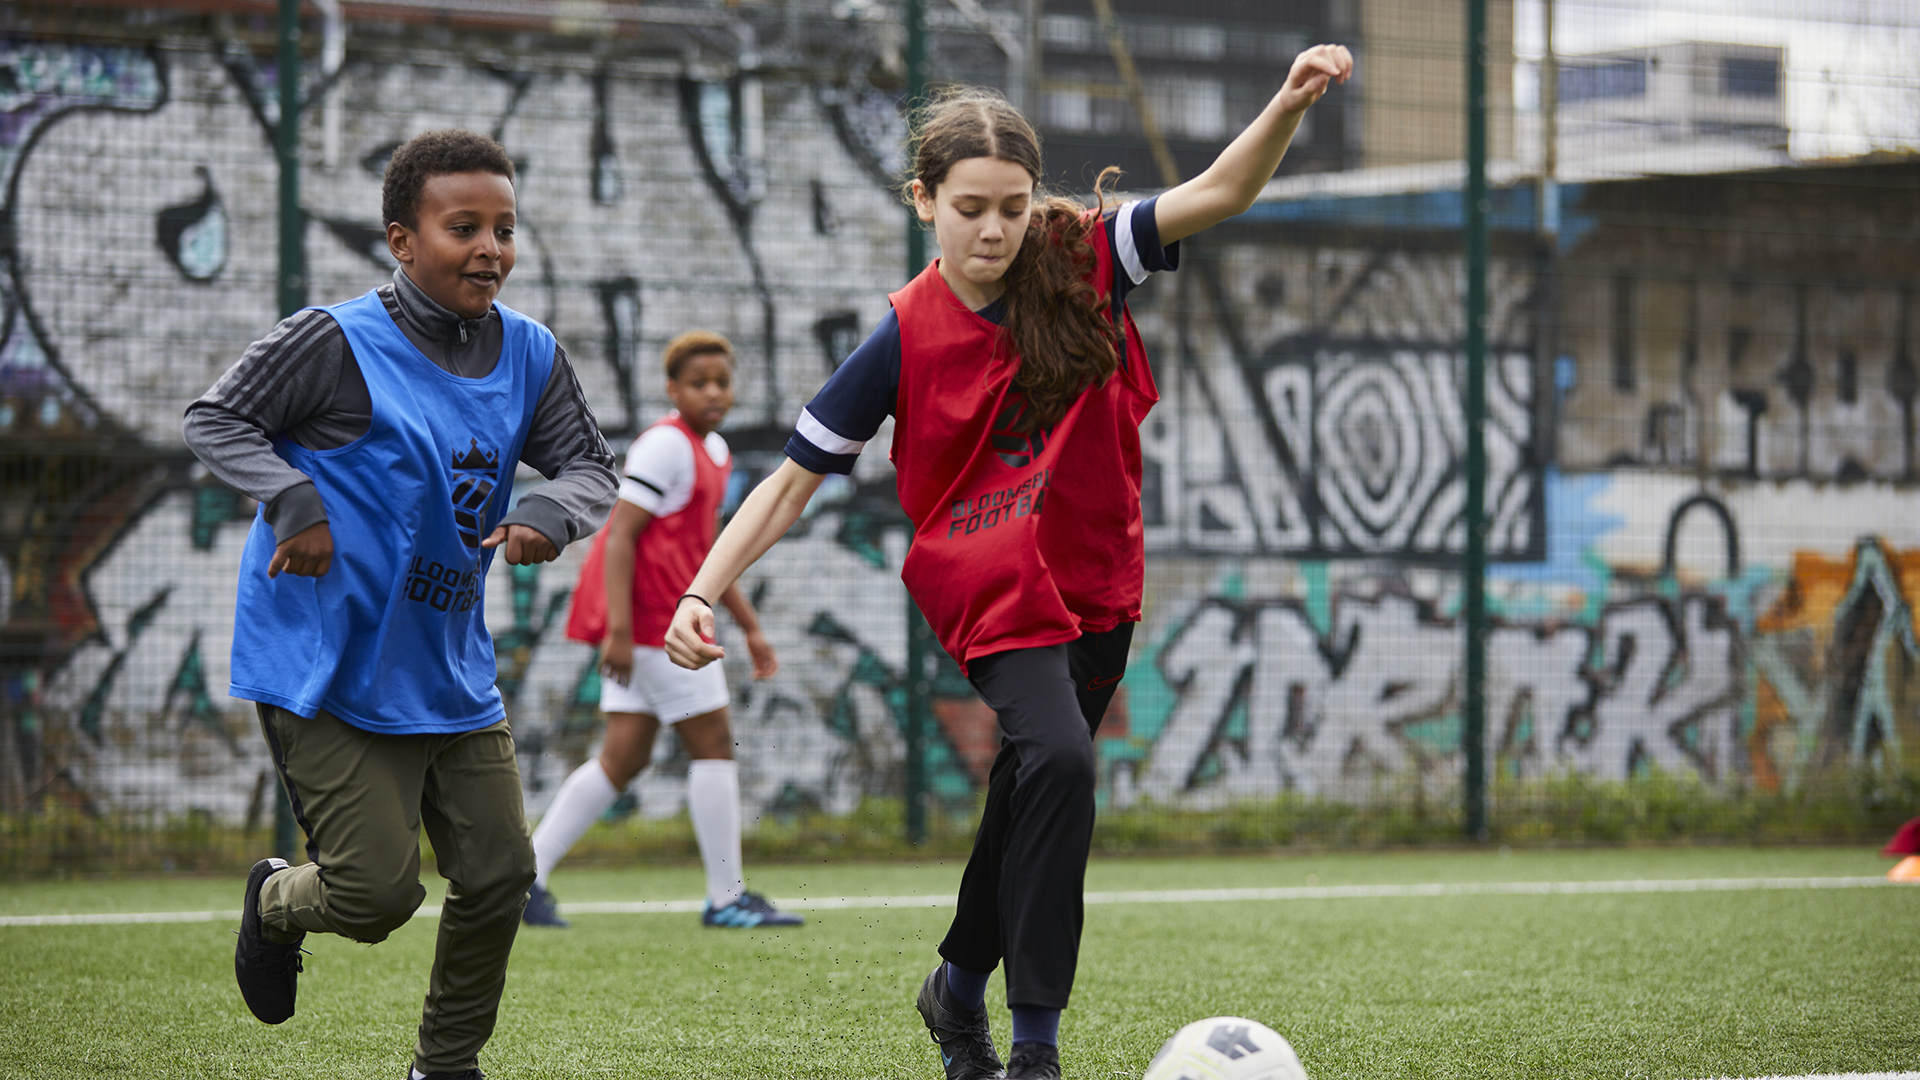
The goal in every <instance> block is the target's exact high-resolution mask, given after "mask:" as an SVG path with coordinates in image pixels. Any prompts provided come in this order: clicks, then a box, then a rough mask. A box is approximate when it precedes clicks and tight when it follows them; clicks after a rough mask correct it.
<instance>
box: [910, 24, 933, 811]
mask: <svg viewBox="0 0 1920 1080" xmlns="http://www.w3.org/2000/svg"><path fill="white" fill-rule="evenodd" d="M921 4H922V0H906V8H907V10H906V16H907V108H908V109H909V110H910V111H911V110H915V109H918V108H920V107H921V106H923V105H925V104H926V98H927V36H926V35H927V31H926V22H925V18H924V13H923V12H922V9H921ZM908 168H912V163H911V162H909V163H908ZM926 265H927V234H926V230H924V229H922V228H921V227H920V219H919V216H918V215H916V214H915V213H914V211H913V208H912V207H908V208H907V279H908V280H909V281H911V280H912V279H913V277H914V275H916V274H918V273H920V271H921V270H922V269H924V268H925V267H926ZM909 542H911V541H909ZM906 615H907V677H906V692H907V717H906V719H907V731H906V743H907V745H906V752H907V761H906V766H907V775H906V790H905V791H904V793H903V797H904V799H905V800H906V807H905V809H906V819H907V821H906V824H907V843H909V844H914V845H919V844H924V843H926V841H927V729H928V728H930V727H931V726H932V719H933V676H932V675H931V674H930V673H929V672H928V666H929V665H928V661H929V660H931V659H932V653H931V651H930V648H929V646H930V645H931V644H932V640H933V628H932V627H930V626H928V625H927V619H926V616H924V615H922V614H921V613H920V606H919V605H918V604H915V603H914V602H913V597H911V596H909V597H907V612H906Z"/></svg>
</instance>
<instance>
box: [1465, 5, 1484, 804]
mask: <svg viewBox="0 0 1920 1080" xmlns="http://www.w3.org/2000/svg"><path fill="white" fill-rule="evenodd" d="M1486 49H1487V0H1467V194H1466V199H1467V205H1466V229H1467V311H1466V316H1467V385H1466V426H1467V461H1466V471H1467V508H1466V525H1467V551H1466V562H1465V565H1463V566H1462V567H1461V571H1460V572H1461V579H1462V580H1461V585H1462V592H1463V594H1464V595H1463V596H1462V603H1461V607H1462V611H1461V619H1462V621H1463V622H1464V623H1465V624H1466V631H1467V655H1466V687H1465V690H1466V693H1465V695H1464V696H1465V700H1464V702H1463V703H1462V712H1463V716H1462V721H1463V722H1462V723H1461V725H1460V727H1461V732H1460V738H1461V743H1462V749H1463V750H1465V752H1466V758H1467V769H1466V785H1465V787H1466V817H1467V838H1468V839H1470V840H1479V839H1483V838H1485V837H1486V835H1487V761H1486V734H1485V733H1486V730H1487V703H1486V696H1485V692H1484V690H1485V685H1486V679H1487V595H1486V576H1487V522H1486V498H1487V444H1486V432H1485V425H1486V419H1487V210H1488V202H1487V57H1486Z"/></svg>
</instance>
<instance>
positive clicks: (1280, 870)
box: [0, 848, 1920, 1080]
mask: <svg viewBox="0 0 1920 1080" xmlns="http://www.w3.org/2000/svg"><path fill="white" fill-rule="evenodd" d="M1887 865H1888V863H1887V862H1886V861H1885V860H1882V859H1880V858H1879V857H1878V856H1877V855H1876V854H1874V853H1873V852H1871V851H1870V850H1865V849H1859V848H1843V849H1832V848H1824V849H1802V848H1792V849H1759V850H1756V849H1735V848H1706V849H1660V850H1598V851H1571V852H1566V851H1560V852H1556V851H1521V852H1518V853H1514V854H1512V855H1510V856H1502V855H1500V854H1498V853H1494V852H1418V853H1394V854H1336V855H1316V856H1285V857H1266V858H1232V859H1213V858H1208V859H1191V860H1164V859H1163V860H1144V859H1143V860H1102V861H1096V862H1095V863H1094V864H1093V866H1092V867H1091V868H1090V871H1089V880H1088V888H1089V890H1092V891H1132V890H1167V889H1213V888H1244V887H1291V886H1302V885H1310V884H1317V885H1323V886H1324V885H1346V884H1412V883H1472V882H1518V881H1623V880H1651V879H1694V878H1735V877H1738V878H1749V877H1752V878H1758V877H1859V876H1867V875H1877V874H1880V873H1883V872H1884V870H1885V868H1886V866H1887ZM959 872H960V868H959V866H958V865H957V864H953V863H945V864H931V865H847V864H832V865H818V866H795V865H784V866H758V867H753V868H751V882H752V884H753V885H755V886H756V887H758V888H760V889H762V890H764V891H766V892H768V893H769V894H771V895H772V896H774V897H775V898H776V899H777V900H778V899H786V900H791V899H794V898H800V897H834V896H845V897H878V896H920V895H932V896H946V897H950V896H951V894H952V891H953V889H954V887H955V885H956V884H957V882H958V879H959ZM700 882H701V879H700V874H699V872H698V870H697V869H693V868H687V867H673V868H636V869H631V870H573V871H569V870H566V869H564V868H563V869H562V870H561V871H560V873H558V874H556V875H555V879H554V890H555V892H556V893H557V894H558V895H559V897H560V898H561V901H562V906H563V909H564V907H565V905H566V904H567V903H568V902H573V903H581V902H588V901H621V900H647V899H675V900H690V899H694V898H696V897H697V896H698V895H699V892H700ZM436 883H437V879H433V878H429V886H430V888H429V893H430V902H437V895H438V890H437V889H436V888H433V887H432V886H433V885H434V884H436ZM240 886H241V882H240V881H239V880H238V879H237V878H236V879H196V878H180V877H169V878H157V879H137V880H103V881H67V882H42V883H21V882H14V883H0V916H20V915H37V914H52V913H92V912H153V911H198V910H231V909H236V908H237V907H238V902H239V894H240ZM807 914H808V918H809V924H808V925H807V926H805V927H803V928H800V929H798V930H790V931H777V932H753V931H749V932H740V931H716V930H704V929H702V928H701V927H700V926H699V925H698V919H697V917H696V916H694V915H688V914H599V915H596V914H579V915H576V916H574V924H573V927H572V928H571V929H567V930H532V929H523V931H522V933H521V936H520V939H519V943H518V944H517V945H516V947H515V951H514V958H513V965H512V968H511V971H510V972H509V975H508V986H507V996H506V1000H505V1002H504V1004H503V1005H502V1008H501V1017H500V1026H499V1029H498V1030H497V1031H496V1032H495V1035H494V1038H493V1042H492V1043H491V1044H490V1045H489V1046H488V1048H487V1051H486V1053H485V1054H484V1055H483V1058H482V1066H483V1067H484V1068H485V1070H486V1072H487V1074H488V1076H489V1077H491V1078H493V1080H548V1078H555V1080H557V1078H572V1077H633V1078H649V1077H675V1078H681V1077H703V1078H733V1077H742V1078H746V1077H751V1078H775V1077H778V1078H808V1077H821V1078H828V1077H832V1078H845V1080H862V1078H868V1077H878V1078H890V1080H891V1078H920V1080H938V1078H939V1076H940V1069H939V1059H938V1057H937V1055H936V1054H935V1052H934V1049H933V1046H932V1044H931V1043H929V1042H928V1041H927V1038H926V1035H925V1032H924V1030H923V1029H922V1028H921V1026H920V1022H919V1018H918V1016H917V1015H916V1014H915V1013H914V1011H913V1006H912V999H913V994H914V991H915V990H916V989H917V987H918V985H919V982H920V980H921V979H922V978H923V977H924V976H925V975H926V973H927V971H929V970H930V969H931V968H932V966H933V965H934V963H935V962H936V957H935V954H934V947H935V945H936V943H937V942H938V941H939V938H940V936H941V934H942V933H943V931H944V930H945V927H946V922H947V919H948V917H949V914H950V911H949V910H946V909H942V908H937V907H935V908H924V907H902V908H861V909H844V910H821V911H811V912H808V913H807ZM434 928H435V923H434V920H432V919H429V918H416V919H415V920H414V921H413V922H412V923H410V924H409V925H408V926H406V927H404V928H402V929H401V930H400V931H399V932H398V933H396V934H395V935H394V936H393V937H392V938H391V939H390V940H388V941H387V942H385V943H383V944H381V945H378V946H363V945H357V944H354V943H351V942H348V941H345V940H343V939H338V938H320V937H315V938H311V939H309V942H308V944H309V947H310V948H311V949H312V950H313V953H314V955H313V956H311V957H309V958H308V960H307V973H306V974H305V975H304V976H303V977H302V979H301V983H300V1001H299V1014H298V1015H297V1016H295V1017H294V1019H293V1020H291V1021H289V1022H288V1023H286V1024H284V1025H282V1026H279V1027H268V1026H265V1025H262V1024H260V1023H258V1022H256V1021H255V1020H253V1018H252V1017H251V1016H249V1015H248V1014H247V1012H246V1010H245V1007H244V1006H243V1005H242V1004H241V1002H240V998H239V994H238V992H237V991H236V990H235V988H234V986H233V981H232V967H231V960H232V953H233V935H232V924H231V922H230V921H227V920H222V921H217V922H199V923H163V924H132V925H126V924H108V925H98V924H94V925H68V926H44V925H42V926H24V925H0V1077H5V1078H16V1077H17V1078H38V1077H48V1078H52V1077H61V1078H67V1077H222V1078H226V1077H232V1078H264V1077H284V1078H295V1077H329V1078H331V1077H371V1078H388V1077H393V1078H397V1077H400V1076H402V1075H404V1073H405V1069H406V1066H407V1064H408V1062H409V1061H410V1052H411V1047H412V1040H413V1026H414V1023H415V1021H416V1020H417V1018H418V1013H419V1006H420V996H421V993H422V992H423V990H424V986H425V981H426V973H427V967H428V963H429V960H430V956H431V951H432V948H433V934H434ZM1001 993H1002V991H1001V986H1000V982H999V979H998V978H996V979H995V980H994V985H993V987H992V989H990V991H989V994H988V1000H989V1002H990V1003H991V1004H994V1005H995V1006H996V1007H995V1009H994V1010H993V1012H994V1025H995V1035H996V1038H997V1039H998V1041H999V1042H1000V1044H1001V1045H1002V1047H1003V1048H1004V1046H1005V1042H1006V1037H1007V1029H1006V1026H1005V1025H1006V1011H1005V1009H1004V1008H1000V1007H998V1003H999V1001H1000V1000H1001ZM1220 1014H1236V1015H1243V1016H1249V1017H1252V1018H1254V1019H1257V1020H1260V1021H1262V1022H1264V1023H1266V1024H1268V1025H1270V1026H1272V1027H1273V1028H1275V1029H1277V1030H1278V1031H1280V1032H1281V1033H1282V1034H1284V1035H1286V1036H1287V1037H1288V1038H1289V1039H1290V1040H1291V1041H1292V1042H1293V1044H1294V1046H1295V1048H1296V1049H1297V1050H1298V1052H1299V1054H1300V1058H1301V1060H1302V1061H1303V1062H1304V1063H1305V1065H1306V1067H1307V1071H1308V1072H1309V1074H1310V1075H1311V1076H1313V1077H1314V1078H1315V1080H1337V1078H1352V1080H1362V1078H1365V1080H1379V1078H1388V1077H1422V1078H1424V1077H1462V1078H1468V1077H1471V1078H1474V1080H1494V1078H1504V1077H1513V1078H1521V1077H1526V1078H1533V1077H1547V1076H1554V1077H1594V1078H1602V1077H1604V1078H1609V1080H1612V1078H1619V1077H1646V1078H1650V1080H1692V1078H1705V1077H1721V1076H1728V1077H1759V1076H1772V1075H1799V1074H1809V1073H1835V1072H1871V1071H1893V1070H1900V1069H1920V1022H1916V1017H1917V1016H1920V888H1914V887H1905V886H1903V887H1886V888H1854V889H1837V890H1805V891H1798V890H1769V889H1760V890H1750V891H1726V892H1699V893H1683V892H1674V893H1633V894H1594V895H1586V894H1582V895H1545V896H1541V895H1448V896H1400V897H1384V898H1362V899H1354V898H1346V899H1304V900H1303V899H1286V900H1238V901H1231V902H1216V903H1184V904H1182V903H1114V904H1095V905H1089V906H1088V908H1087V925H1086V936H1085V940H1084V943H1083V946H1082V950H1081V961H1080V971H1079V979H1078V985H1077V986H1076V989H1075V995H1074V1004H1073V1007H1072V1008H1071V1009H1069V1010H1068V1011H1067V1014H1066V1018H1065V1021H1064V1023H1063V1025H1062V1031H1061V1038H1062V1044H1063V1054H1062V1057H1063V1062H1064V1065H1065V1069H1066V1074H1067V1077H1068V1078H1069V1080H1114V1078H1124V1077H1138V1076H1139V1075H1140V1074H1141V1072H1142V1071H1143V1070H1144V1069H1145V1067H1146V1064H1147V1061H1148V1059H1149V1058H1150V1057H1151V1056H1152V1054H1153V1052H1154V1050H1155V1049H1156V1048H1157V1047H1158V1046H1159V1044H1160V1042H1161V1041H1162V1040H1163V1039H1165V1038H1166V1037H1167V1036H1168V1035H1169V1034H1171V1033H1172V1032H1173V1031H1174V1030H1175V1029H1176V1028H1178V1027H1179V1026H1180V1025H1181V1024H1183V1023H1185V1022H1187V1021H1189V1020H1194V1019H1198V1018H1201V1017H1205V1016H1212V1015H1220Z"/></svg>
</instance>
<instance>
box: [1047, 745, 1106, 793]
mask: <svg viewBox="0 0 1920 1080" xmlns="http://www.w3.org/2000/svg"><path fill="white" fill-rule="evenodd" d="M1036 765H1037V768H1036V770H1035V772H1036V773H1037V774H1038V775H1043V776H1045V777H1046V778H1047V783H1048V784H1049V785H1051V786H1054V787H1057V788H1062V789H1066V790H1070V791H1076V792H1077V791H1081V790H1084V791H1087V792H1092V791H1093V789H1094V786H1095V783H1096V781H1097V780H1098V778H1099V776H1098V772H1099V770H1098V766H1097V763H1096V761H1095V758H1094V752H1093V740H1092V739H1087V738H1080V739H1073V738H1068V739H1057V740H1053V741H1051V742H1049V743H1047V744H1046V745H1045V746H1043V747H1041V748H1040V754H1039V761H1038V762H1037V763H1036Z"/></svg>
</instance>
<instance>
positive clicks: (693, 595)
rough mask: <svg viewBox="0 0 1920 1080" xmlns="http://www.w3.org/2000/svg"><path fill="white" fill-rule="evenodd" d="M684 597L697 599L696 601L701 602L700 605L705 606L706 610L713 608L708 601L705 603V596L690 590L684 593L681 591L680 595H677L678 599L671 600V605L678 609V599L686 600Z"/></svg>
mask: <svg viewBox="0 0 1920 1080" xmlns="http://www.w3.org/2000/svg"><path fill="white" fill-rule="evenodd" d="M686 599H694V600H698V601H700V603H701V605H702V606H703V607H705V608H706V609H707V610H708V611H712V610H713V605H712V604H709V603H707V598H706V597H704V596H701V595H700V594H699V593H690V592H686V593H681V594H680V597H679V599H678V600H675V601H674V602H673V606H674V609H675V610H678V609H679V607H680V601H681V600H686Z"/></svg>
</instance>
